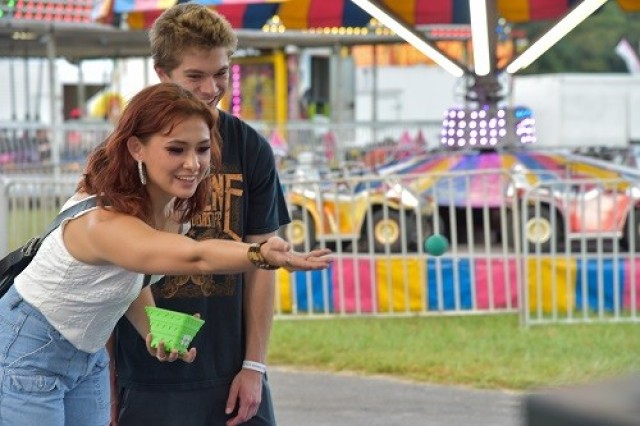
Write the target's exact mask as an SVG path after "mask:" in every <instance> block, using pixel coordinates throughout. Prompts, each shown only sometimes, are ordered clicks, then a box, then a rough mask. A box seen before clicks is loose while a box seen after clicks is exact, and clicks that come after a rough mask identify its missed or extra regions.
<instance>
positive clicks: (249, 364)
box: [242, 360, 267, 374]
mask: <svg viewBox="0 0 640 426" xmlns="http://www.w3.org/2000/svg"><path fill="white" fill-rule="evenodd" d="M242 368H246V369H247V370H253V371H257V372H258V373H262V374H264V373H266V372H267V366H266V365H264V364H263V363H261V362H256V361H248V360H244V361H242Z"/></svg>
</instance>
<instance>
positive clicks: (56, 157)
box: [46, 33, 62, 180]
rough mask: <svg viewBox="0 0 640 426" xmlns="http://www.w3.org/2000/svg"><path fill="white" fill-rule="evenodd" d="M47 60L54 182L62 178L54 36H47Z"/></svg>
mask: <svg viewBox="0 0 640 426" xmlns="http://www.w3.org/2000/svg"><path fill="white" fill-rule="evenodd" d="M46 42H47V59H48V62H49V108H50V111H49V114H50V120H51V123H50V126H51V162H52V163H53V177H54V180H58V179H59V178H60V174H61V170H60V147H61V136H62V135H61V134H60V118H59V114H58V102H57V90H56V62H55V61H56V42H55V39H54V38H53V34H51V33H50V34H48V35H47V36H46Z"/></svg>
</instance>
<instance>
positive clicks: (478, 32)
mask: <svg viewBox="0 0 640 426" xmlns="http://www.w3.org/2000/svg"><path fill="white" fill-rule="evenodd" d="M469 14H470V15H471V37H472V40H473V64H474V70H475V73H476V74H477V75H487V74H489V72H491V54H490V51H491V50H490V49H489V28H488V25H487V0H469ZM491 30H492V31H495V28H492V29H491Z"/></svg>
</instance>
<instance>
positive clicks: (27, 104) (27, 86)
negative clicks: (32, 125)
mask: <svg viewBox="0 0 640 426" xmlns="http://www.w3.org/2000/svg"><path fill="white" fill-rule="evenodd" d="M24 55H25V56H24V62H23V63H24V114H25V121H27V122H29V121H31V99H29V98H30V95H31V82H30V81H29V52H28V51H25V54H24Z"/></svg>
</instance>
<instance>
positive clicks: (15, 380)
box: [0, 83, 330, 426]
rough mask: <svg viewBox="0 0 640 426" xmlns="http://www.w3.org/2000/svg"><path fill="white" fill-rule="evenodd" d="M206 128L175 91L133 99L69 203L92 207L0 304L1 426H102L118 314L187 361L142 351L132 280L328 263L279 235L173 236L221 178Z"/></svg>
mask: <svg viewBox="0 0 640 426" xmlns="http://www.w3.org/2000/svg"><path fill="white" fill-rule="evenodd" d="M215 128H216V127H215V119H214V118H213V115H212V114H211V112H210V110H209V109H208V107H207V106H206V105H205V104H204V103H203V102H202V101H200V100H199V99H198V98H197V97H196V96H195V95H193V94H191V93H190V92H189V91H188V90H185V89H182V88H180V87H179V86H178V85H175V84H173V83H160V84H157V85H155V86H151V87H149V88H146V89H144V90H142V91H141V92H140V93H139V94H137V95H136V96H134V97H133V98H132V99H131V101H130V102H129V104H128V106H127V107H126V108H125V110H124V111H123V114H122V117H121V118H120V120H119V121H118V123H117V125H116V128H115V130H114V132H113V133H112V134H111V136H110V137H109V138H108V139H107V141H106V143H105V144H103V145H102V146H101V147H100V148H99V149H97V150H96V151H94V152H93V153H92V155H91V156H90V158H89V161H88V164H87V168H86V172H85V175H84V177H83V179H82V180H81V182H80V184H79V186H78V194H77V196H76V197H74V199H72V200H71V201H70V203H67V204H72V203H75V202H79V201H81V200H83V199H86V198H88V197H95V198H96V207H95V208H91V209H88V210H85V211H83V212H81V213H79V214H77V215H76V216H74V217H73V218H71V219H68V220H66V221H65V222H63V223H62V225H61V226H60V227H58V228H57V229H56V230H55V231H53V232H52V233H51V234H49V236H47V237H46V238H45V239H44V241H43V243H42V245H41V247H40V249H39V251H38V253H37V254H36V256H35V258H34V259H33V261H32V262H31V263H30V264H29V266H27V268H26V269H25V270H24V271H23V272H22V273H21V274H20V275H18V276H17V277H16V279H15V282H14V285H13V286H12V287H11V289H10V290H9V291H8V292H7V293H6V294H5V296H3V297H2V298H1V299H0V425H3V426H7V425H12V426H13V425H17V424H39V423H41V422H43V421H44V422H46V424H47V425H52V426H57V425H60V426H62V425H108V424H109V409H110V401H109V398H110V396H109V393H110V389H109V368H108V364H109V359H108V358H109V357H108V354H107V351H106V349H105V343H106V342H107V339H108V338H109V336H110V334H111V332H112V330H113V328H114V326H115V324H116V322H117V321H118V320H119V318H120V317H121V316H122V315H126V317H127V318H128V319H129V321H131V323H132V324H133V325H134V327H135V328H136V330H137V331H138V332H139V333H140V335H141V336H142V338H146V342H147V349H148V351H149V353H150V354H151V355H152V356H155V357H157V358H158V359H159V360H160V361H175V360H176V359H182V360H183V361H185V362H191V361H193V359H194V358H195V356H196V350H195V348H192V349H191V350H189V351H188V352H187V353H185V354H183V355H179V354H178V352H177V351H173V352H170V353H167V352H165V350H164V347H163V345H162V344H160V345H158V348H157V349H153V348H151V345H150V341H151V336H150V335H149V324H148V320H147V317H146V314H145V311H144V307H145V306H147V305H153V304H154V302H153V296H152V294H151V291H150V289H149V287H145V288H143V283H142V279H141V275H140V274H194V275H195V274H226V273H239V272H245V271H250V270H252V269H255V268H265V269H275V268H278V267H286V268H287V269H289V270H314V269H323V268H326V267H327V266H328V265H329V263H330V259H329V258H327V257H326V256H325V255H327V254H328V251H327V250H317V251H313V252H310V253H294V252H292V251H290V247H289V245H288V244H287V243H286V242H285V241H284V240H282V239H280V238H277V237H272V238H270V239H268V240H267V241H265V242H263V243H260V244H246V243H242V242H236V241H231V240H216V239H209V240H204V241H195V240H193V239H191V238H188V237H187V236H185V235H181V233H184V231H185V228H186V227H188V223H189V222H190V221H191V219H193V218H194V217H195V216H196V215H199V214H200V213H202V212H203V210H204V207H205V205H206V202H207V197H208V194H210V193H211V188H210V185H211V181H212V180H214V179H215V174H216V172H217V171H219V170H220V168H221V165H220V147H219V136H218V135H217V133H216V131H215V130H214V129H215ZM210 174H211V175H212V176H211V177H209V175H210ZM141 292H142V293H141ZM139 296H142V297H139ZM134 301H135V303H133V302H134ZM205 320H206V318H205Z"/></svg>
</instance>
